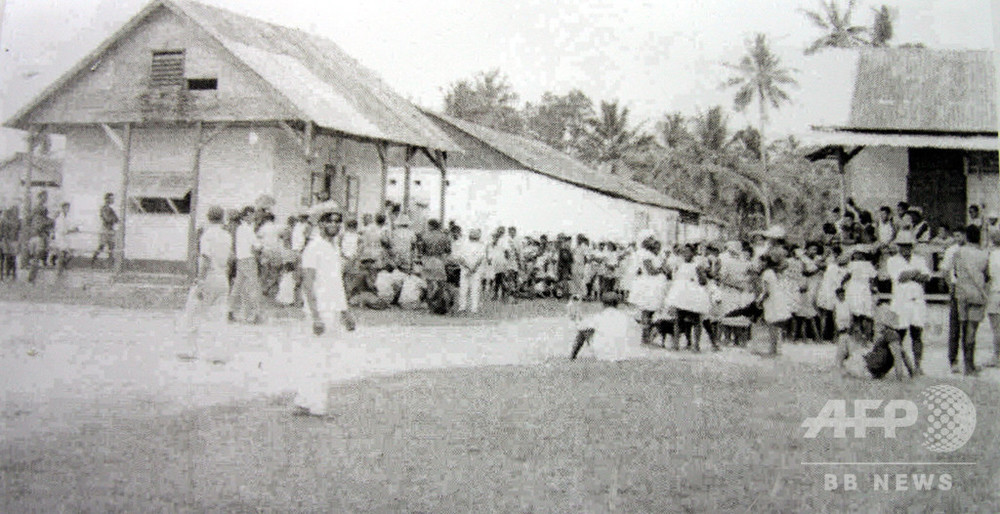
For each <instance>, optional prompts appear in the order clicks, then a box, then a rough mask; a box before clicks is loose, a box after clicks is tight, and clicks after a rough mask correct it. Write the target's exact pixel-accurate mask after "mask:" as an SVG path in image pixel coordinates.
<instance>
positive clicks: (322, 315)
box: [295, 202, 355, 416]
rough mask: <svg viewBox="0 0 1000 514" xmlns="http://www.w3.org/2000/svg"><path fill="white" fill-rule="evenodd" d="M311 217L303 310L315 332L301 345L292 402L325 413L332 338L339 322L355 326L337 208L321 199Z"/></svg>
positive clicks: (305, 252)
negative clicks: (346, 286) (349, 305)
mask: <svg viewBox="0 0 1000 514" xmlns="http://www.w3.org/2000/svg"><path fill="white" fill-rule="evenodd" d="M311 215H312V218H313V220H314V223H315V224H316V230H317V233H316V234H315V235H314V237H313V238H312V239H310V240H309V243H307V244H306V247H305V250H303V252H302V292H303V294H304V296H305V300H306V309H307V310H306V313H307V314H308V315H309V319H310V320H311V321H312V333H313V334H314V335H315V336H317V337H316V338H315V339H313V340H311V341H308V342H307V343H306V344H304V345H303V346H302V348H301V349H300V353H301V355H299V356H298V357H302V358H303V360H302V363H303V365H304V366H305V367H306V369H302V370H297V371H301V373H299V375H298V376H297V378H299V379H300V380H299V384H298V388H297V389H298V393H297V394H296V396H295V405H296V406H297V407H298V408H299V409H301V410H302V411H303V412H304V413H306V414H311V415H315V416H325V415H327V414H328V412H329V395H328V391H327V386H328V384H329V380H328V379H327V373H328V372H329V369H330V360H329V359H330V354H331V353H332V351H333V345H332V343H333V338H332V337H331V335H326V336H325V337H324V334H326V332H327V329H328V328H329V329H330V331H331V332H332V333H334V334H336V333H339V330H335V328H336V327H337V326H338V325H343V327H344V328H345V329H346V330H347V331H348V332H350V331H353V330H354V328H355V323H354V319H353V318H352V317H351V315H350V312H348V310H347V295H346V294H345V292H344V278H343V261H342V259H343V257H342V256H341V254H340V248H338V247H337V243H336V237H337V233H338V232H339V230H340V223H339V222H340V220H339V219H338V218H339V216H340V214H339V209H338V208H337V207H336V206H335V205H333V203H332V202H324V203H323V204H321V205H320V206H318V208H317V209H315V210H313V211H312V213H311Z"/></svg>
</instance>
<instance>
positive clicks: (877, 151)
mask: <svg viewBox="0 0 1000 514" xmlns="http://www.w3.org/2000/svg"><path fill="white" fill-rule="evenodd" d="M994 59H995V56H994V52H992V51H988V50H982V51H975V50H929V49H917V48H891V49H865V50H862V51H861V54H860V56H859V59H858V67H857V75H856V80H855V86H854V95H853V98H852V101H851V110H850V118H849V120H848V122H847V123H846V124H844V125H840V126H823V127H814V133H813V134H812V137H811V138H810V139H812V140H813V141H812V142H814V143H819V144H820V147H819V148H818V149H816V150H815V151H813V152H812V153H811V154H810V155H809V156H808V157H809V158H810V159H813V160H818V159H827V158H831V159H834V160H835V161H836V162H837V163H838V164H839V166H840V170H841V171H842V173H843V180H844V191H845V196H847V197H853V198H854V199H855V201H856V202H857V203H858V205H859V206H860V207H861V208H863V209H866V210H871V211H872V212H875V211H877V209H878V208H879V207H880V206H882V205H889V206H892V207H895V205H896V204H897V203H898V202H900V201H907V202H909V203H910V204H911V205H914V206H919V207H921V208H922V209H923V210H924V214H925V217H926V218H927V220H928V222H929V223H930V224H931V225H932V226H938V225H942V224H943V225H948V226H949V227H959V226H962V225H964V224H965V223H966V221H967V210H968V206H970V205H973V204H978V205H982V206H984V209H985V212H991V211H992V212H996V211H997V210H998V209H1000V173H998V163H997V161H998V159H997V156H998V142H1000V141H998V139H997V128H998V123H997V105H996V99H997V88H996V68H995V64H994Z"/></svg>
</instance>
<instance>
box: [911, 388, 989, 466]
mask: <svg viewBox="0 0 1000 514" xmlns="http://www.w3.org/2000/svg"><path fill="white" fill-rule="evenodd" d="M921 394H922V395H923V403H924V409H925V412H927V413H928V415H927V418H926V419H927V423H928V425H927V428H926V429H925V430H924V441H923V445H924V447H925V448H927V449H928V450H930V451H932V452H938V453H948V452H953V451H955V450H958V449H959V448H961V447H963V446H965V443H968V442H969V439H971V438H972V433H973V432H974V431H975V430H976V406H975V405H973V403H972V399H971V398H969V396H968V395H967V394H965V391H962V390H961V389H959V388H957V387H955V386H950V385H946V384H939V385H934V386H930V387H928V388H927V389H924V390H923V392H922V393H921Z"/></svg>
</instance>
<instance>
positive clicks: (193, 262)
mask: <svg viewBox="0 0 1000 514" xmlns="http://www.w3.org/2000/svg"><path fill="white" fill-rule="evenodd" d="M204 133H205V126H204V124H203V123H202V122H201V121H200V120H199V121H197V122H195V143H194V158H193V162H192V164H191V204H190V208H189V209H188V252H187V255H188V268H189V271H190V273H191V278H192V279H195V278H197V277H198V260H199V259H198V255H199V251H198V189H199V183H200V181H201V150H202V148H204V147H205V143H206V141H204V140H203V139H202V138H203V136H204Z"/></svg>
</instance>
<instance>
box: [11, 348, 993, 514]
mask: <svg viewBox="0 0 1000 514" xmlns="http://www.w3.org/2000/svg"><path fill="white" fill-rule="evenodd" d="M934 383H937V382H936V381H920V382H914V383H904V384H900V383H896V382H891V381H885V382H875V383H869V382H862V381H854V380H844V379H841V378H840V377H839V376H835V375H833V374H829V373H822V372H819V373H818V372H817V370H816V368H814V367H810V366H806V365H797V364H792V363H788V362H785V361H781V360H777V361H773V362H772V361H768V362H762V363H758V364H755V365H737V364H730V363H720V362H713V361H703V360H669V361H657V362H651V361H634V362H626V363H598V362H577V363H573V364H570V363H558V364H555V365H551V366H534V367H493V368H478V369H452V370H444V371H431V372H414V373H407V374H403V375H398V376H394V377H388V378H379V379H367V380H363V381H359V382H353V383H349V384H343V385H338V386H336V387H334V388H333V389H332V390H331V393H330V394H331V395H332V397H333V398H334V399H335V403H336V408H335V409H334V410H335V412H337V413H338V414H337V415H336V416H335V417H334V418H332V419H316V418H309V417H297V416H293V415H291V414H290V408H289V407H288V403H289V399H288V398H287V397H280V398H270V399H261V400H258V401H254V402H251V403H245V404H239V405H233V406H226V407H214V408H207V409H199V410H194V411H189V412H186V413H184V414H181V415H175V416H154V417H148V416H147V417H139V416H134V415H133V416H129V415H128V414H127V413H120V414H118V415H116V416H113V417H111V416H109V417H107V418H106V421H104V422H101V423H94V424H90V425H85V426H84V427H83V428H81V429H80V430H79V431H77V432H76V433H74V434H68V435H57V436H51V437H44V438H41V437H40V438H39V439H37V440H34V441H31V442H30V443H28V444H21V445H19V446H17V447H6V448H4V449H3V455H4V459H3V465H2V467H0V482H2V484H3V491H4V494H3V508H2V510H3V511H4V512H22V511H58V510H67V509H68V510H84V511H109V512H116V511H151V510H169V511H174V510H194V511H204V510H213V511H214V510H219V511H258V510H265V511H325V512H332V511H359V510H361V511H435V512H438V511H445V512H462V511H473V510H475V511H483V510H486V511H542V512H551V511H559V512H595V511H597V512H601V511H609V510H618V511H627V512H634V511H747V510H754V511H796V512H800V511H854V512H871V511H904V512H908V511H944V510H947V511H953V510H961V511H967V510H985V511H990V512H996V511H997V510H998V509H1000V501H998V497H997V490H998V483H997V477H998V476H1000V475H998V467H1000V459H998V457H1000V455H998V453H1000V451H998V449H997V447H996V441H997V440H998V436H1000V433H998V427H997V423H996V419H997V414H998V412H997V411H998V407H997V404H996V401H995V398H996V397H997V393H998V387H997V386H996V385H994V384H991V383H986V382H955V383H956V384H957V385H959V386H960V387H962V388H963V390H965V391H966V392H967V393H969V394H970V396H971V397H972V399H973V401H974V403H975V404H976V406H977V409H978V418H979V424H978V426H977V429H976V433H975V434H974V436H973V439H972V441H970V442H969V444H968V445H966V446H965V448H963V449H961V450H959V451H958V452H955V453H954V454H941V455H938V454H932V453H930V452H928V451H926V450H924V449H923V447H922V446H921V445H920V442H919V441H920V430H918V427H913V429H910V430H906V431H901V433H900V437H899V439H896V440H887V439H883V438H882V437H881V435H880V434H876V433H875V432H874V431H872V432H870V433H869V437H868V438H866V439H853V438H851V439H847V440H835V439H832V438H828V437H821V438H818V439H814V440H807V439H804V438H803V437H802V434H803V432H804V429H802V428H800V424H801V422H802V421H803V419H804V418H806V417H810V416H815V415H816V413H817V412H818V411H819V409H820V407H822V405H823V404H824V403H825V401H826V400H827V399H829V398H845V399H848V400H850V399H854V398H877V399H891V398H909V399H914V400H919V398H920V397H919V393H920V391H921V390H922V389H923V388H924V387H926V386H928V385H931V384H934ZM973 383H974V384H975V387H974V388H973V387H970V385H971V384H973ZM918 405H919V401H918ZM826 433H827V434H829V431H827V432H826ZM819 460H823V461H860V460H880V461H885V460H892V461H935V460H937V461H941V460H948V461H962V460H970V461H976V462H978V463H979V464H978V465H977V466H974V467H968V468H951V467H947V466H944V467H937V468H931V467H920V466H911V467H906V466H903V467H885V468H875V469H844V468H837V469H836V470H835V471H839V472H855V473H857V474H858V480H859V486H860V491H855V492H850V491H847V492H845V491H831V492H826V491H824V489H823V474H824V473H825V472H831V470H829V469H815V468H808V467H803V466H802V465H801V462H803V461H819ZM872 472H878V473H897V472H899V473H941V472H950V473H952V475H953V477H954V478H953V480H954V487H953V488H952V489H951V490H950V491H938V490H934V491H919V492H918V491H914V490H912V489H911V490H910V491H905V492H872V491H871V479H870V476H869V475H870V473H872Z"/></svg>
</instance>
